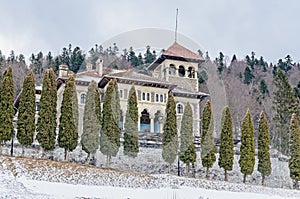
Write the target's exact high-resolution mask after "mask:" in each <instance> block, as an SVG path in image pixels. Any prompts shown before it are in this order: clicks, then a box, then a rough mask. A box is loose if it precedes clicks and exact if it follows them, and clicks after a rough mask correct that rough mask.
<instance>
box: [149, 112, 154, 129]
mask: <svg viewBox="0 0 300 199" xmlns="http://www.w3.org/2000/svg"><path fill="white" fill-rule="evenodd" d="M150 132H151V133H154V117H153V116H150Z"/></svg>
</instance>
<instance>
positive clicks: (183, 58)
mask: <svg viewBox="0 0 300 199" xmlns="http://www.w3.org/2000/svg"><path fill="white" fill-rule="evenodd" d="M201 62H204V59H203V57H201V56H200V55H198V54H196V53H194V52H192V51H191V50H189V49H187V48H185V47H183V46H182V45H180V44H178V43H177V42H174V43H173V44H172V45H171V46H170V47H169V48H168V49H167V50H165V51H163V52H162V54H161V55H160V56H159V57H158V59H156V60H155V61H154V62H153V63H152V64H151V65H150V66H149V67H148V70H149V71H150V72H151V75H152V76H153V77H156V78H159V79H160V80H162V81H166V82H169V83H173V84H175V85H177V87H178V88H182V89H187V90H190V91H193V92H198V91H199V89H198V77H197V73H198V65H199V64H200V63H201Z"/></svg>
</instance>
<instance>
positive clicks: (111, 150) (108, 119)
mask: <svg viewBox="0 0 300 199" xmlns="http://www.w3.org/2000/svg"><path fill="white" fill-rule="evenodd" d="M119 122H120V99H119V90H118V86H117V80H116V79H112V80H110V81H109V84H108V86H107V89H106V92H105V96H104V100H103V119H102V132H101V137H100V150H101V152H102V153H103V154H104V155H106V156H107V159H106V163H107V164H109V163H110V159H111V156H113V157H115V156H116V155H117V153H118V151H119V147H120V127H119Z"/></svg>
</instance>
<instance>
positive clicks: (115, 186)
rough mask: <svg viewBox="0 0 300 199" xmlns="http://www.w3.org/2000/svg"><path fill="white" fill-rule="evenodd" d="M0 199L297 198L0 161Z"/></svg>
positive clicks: (233, 186) (273, 191)
mask: <svg viewBox="0 0 300 199" xmlns="http://www.w3.org/2000/svg"><path fill="white" fill-rule="evenodd" d="M0 184H1V186H0V198H75V197H85V198H86V197H88V198H103V199H104V198H131V199H132V198H166V199H167V198H170V199H171V198H172V199H174V198H177V199H179V198H180V199H181V198H189V199H190V198H196V199H199V198H200V196H202V197H203V198H204V199H206V198H207V197H208V198H210V199H215V198H233V197H238V198H264V199H268V198H278V199H282V198H287V197H289V198H290V197H292V198H300V192H299V191H294V190H286V189H277V188H267V187H262V186H254V185H244V184H237V183H225V182H223V181H214V180H203V179H194V178H185V177H177V176H174V175H166V174H158V175H148V174H142V173H137V172H132V171H121V170H117V169H111V168H99V167H94V166H89V165H82V164H75V163H67V162H56V161H50V160H47V159H39V158H34V159H32V158H20V157H9V156H0Z"/></svg>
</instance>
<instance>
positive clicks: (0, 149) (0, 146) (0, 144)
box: [0, 141, 3, 154]
mask: <svg viewBox="0 0 300 199" xmlns="http://www.w3.org/2000/svg"><path fill="white" fill-rule="evenodd" d="M2 146H3V141H1V143H0V154H2Z"/></svg>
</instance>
